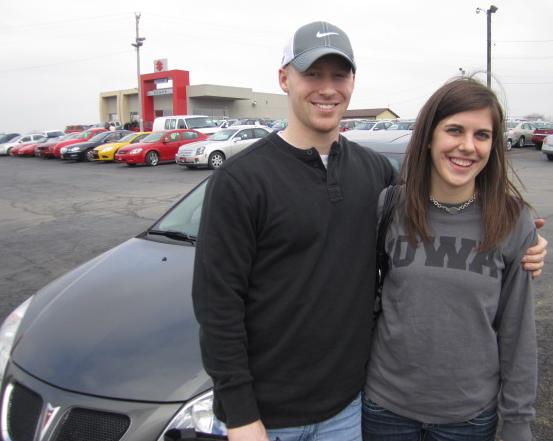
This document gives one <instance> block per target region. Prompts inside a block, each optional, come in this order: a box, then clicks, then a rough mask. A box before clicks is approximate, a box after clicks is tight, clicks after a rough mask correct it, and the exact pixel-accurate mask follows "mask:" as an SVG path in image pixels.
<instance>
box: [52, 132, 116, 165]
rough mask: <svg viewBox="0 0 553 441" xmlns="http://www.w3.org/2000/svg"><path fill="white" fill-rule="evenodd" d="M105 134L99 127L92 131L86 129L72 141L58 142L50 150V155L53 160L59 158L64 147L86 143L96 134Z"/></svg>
mask: <svg viewBox="0 0 553 441" xmlns="http://www.w3.org/2000/svg"><path fill="white" fill-rule="evenodd" d="M102 132H107V130H106V129H104V128H101V127H94V128H92V129H88V130H87V131H86V132H81V133H79V136H77V137H76V138H72V139H67V140H65V141H61V142H58V143H57V144H56V145H54V146H53V147H52V148H51V151H52V155H53V156H54V157H55V158H61V149H62V148H64V147H67V146H68V145H71V144H77V143H78V142H85V141H88V140H89V139H90V138H92V137H93V136H94V135H97V134H98V133H102Z"/></svg>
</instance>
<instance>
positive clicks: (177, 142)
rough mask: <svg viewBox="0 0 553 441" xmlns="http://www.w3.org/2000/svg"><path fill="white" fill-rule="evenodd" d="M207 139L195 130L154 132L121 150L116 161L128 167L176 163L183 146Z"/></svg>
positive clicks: (116, 155)
mask: <svg viewBox="0 0 553 441" xmlns="http://www.w3.org/2000/svg"><path fill="white" fill-rule="evenodd" d="M207 138H208V136H207V135H206V134H205V133H200V132H198V131H196V130H193V129H186V130H184V129H182V130H164V131H159V132H154V133H152V134H151V135H148V136H146V138H144V139H143V140H142V141H140V142H139V143H137V144H132V145H129V146H126V147H123V148H122V149H119V151H118V152H117V153H116V154H115V160H116V161H117V162H125V163H127V165H136V164H146V165H158V164H159V162H160V161H163V162H165V161H168V162H175V156H176V154H177V151H178V150H179V147H180V146H181V145H184V144H188V143H191V142H196V141H203V140H205V139H207Z"/></svg>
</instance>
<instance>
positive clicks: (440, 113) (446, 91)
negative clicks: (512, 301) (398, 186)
mask: <svg viewBox="0 0 553 441" xmlns="http://www.w3.org/2000/svg"><path fill="white" fill-rule="evenodd" d="M481 109H490V111H491V114H492V123H493V135H492V149H491V152H490V158H489V160H488V163H487V164H486V166H485V167H484V169H483V170H482V171H481V172H480V173H479V174H478V176H477V177H476V191H477V193H478V203H479V205H480V207H481V210H482V237H481V245H480V250H481V251H485V250H489V249H491V248H493V247H495V246H497V245H498V244H499V243H500V241H501V240H502V239H504V238H505V237H506V236H507V235H508V234H509V232H510V231H511V230H512V229H513V228H514V227H515V225H516V222H517V220H518V217H519V215H520V211H521V209H522V206H523V204H525V202H524V201H523V198H522V196H521V194H520V192H519V191H518V190H517V188H516V187H515V186H514V185H513V183H512V182H511V180H510V179H509V176H508V173H509V170H510V165H509V163H508V162H507V159H506V157H505V139H504V134H503V131H504V127H505V120H504V114H503V110H502V109H501V105H500V104H499V101H498V99H497V97H496V95H495V93H494V92H493V91H492V90H491V89H489V88H487V87H486V86H484V85H483V84H481V83H480V82H478V81H477V80H474V79H471V78H462V79H455V80H453V81H450V82H448V83H446V84H445V85H443V86H442V87H440V88H439V89H438V90H437V91H436V92H434V94H433V95H432V96H431V97H430V98H429V100H428V101H427V102H426V104H425V105H424V106H423V108H422V109H421V111H420V112H419V115H418V117H417V122H416V123H415V128H414V130H413V134H412V137H411V141H410V143H409V147H408V148H407V153H406V158H405V161H404V162H403V165H402V169H401V177H400V179H401V182H403V183H404V184H405V186H404V188H405V227H406V232H407V235H408V237H409V241H410V242H411V243H412V244H415V243H416V241H417V237H419V238H420V239H422V240H423V241H426V240H428V239H429V237H430V233H429V230H430V228H429V224H428V206H429V204H428V201H429V198H430V173H431V168H432V157H431V153H430V149H429V148H428V147H429V146H430V144H431V143H432V134H433V132H434V129H435V128H436V126H437V125H438V123H439V122H440V121H442V120H443V119H444V118H447V117H448V116H451V115H454V114H456V113H459V112H466V111H470V110H481ZM512 173H513V174H514V171H512ZM515 176H516V175H515Z"/></svg>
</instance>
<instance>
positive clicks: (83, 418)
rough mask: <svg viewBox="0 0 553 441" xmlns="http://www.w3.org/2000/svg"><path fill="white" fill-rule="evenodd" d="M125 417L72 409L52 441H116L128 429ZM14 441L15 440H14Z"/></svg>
mask: <svg viewBox="0 0 553 441" xmlns="http://www.w3.org/2000/svg"><path fill="white" fill-rule="evenodd" d="M130 423H131V421H130V419H129V417H127V416H126V415H120V414H116V413H108V412H100V411H96V410H90V409H72V410H71V412H69V414H68V415H67V417H66V418H64V420H63V421H62V422H61V425H60V428H59V430H58V432H57V433H56V435H55V436H54V437H53V439H54V441H118V440H119V439H121V437H122V436H123V435H124V434H125V432H126V431H127V429H128V428H129V425H130ZM14 441H15V440H14Z"/></svg>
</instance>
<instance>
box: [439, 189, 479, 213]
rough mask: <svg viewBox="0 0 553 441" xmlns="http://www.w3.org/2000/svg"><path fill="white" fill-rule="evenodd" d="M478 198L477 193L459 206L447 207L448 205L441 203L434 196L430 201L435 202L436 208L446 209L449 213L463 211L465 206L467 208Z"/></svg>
mask: <svg viewBox="0 0 553 441" xmlns="http://www.w3.org/2000/svg"><path fill="white" fill-rule="evenodd" d="M475 200H476V193H474V194H473V195H472V197H471V198H470V199H469V200H468V201H466V202H463V203H462V204H461V205H459V206H458V207H455V206H453V207H447V206H446V205H442V204H440V203H439V202H438V201H437V200H436V199H434V196H432V195H431V196H430V201H431V202H432V203H433V204H434V206H435V207H436V208H440V209H442V210H444V211H446V212H447V213H449V214H459V213H460V212H461V211H463V210H464V209H465V208H467V207H468V206H469V205H470V204H472V203H473V202H474V201H475Z"/></svg>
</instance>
